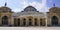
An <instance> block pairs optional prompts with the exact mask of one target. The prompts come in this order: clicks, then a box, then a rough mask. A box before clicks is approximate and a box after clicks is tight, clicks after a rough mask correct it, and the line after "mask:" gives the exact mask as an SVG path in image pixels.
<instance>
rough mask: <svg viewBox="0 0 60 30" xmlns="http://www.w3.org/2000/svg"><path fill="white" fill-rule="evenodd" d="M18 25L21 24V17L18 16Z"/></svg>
mask: <svg viewBox="0 0 60 30" xmlns="http://www.w3.org/2000/svg"><path fill="white" fill-rule="evenodd" d="M18 26H20V18H18Z"/></svg>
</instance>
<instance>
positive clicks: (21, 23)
mask: <svg viewBox="0 0 60 30" xmlns="http://www.w3.org/2000/svg"><path fill="white" fill-rule="evenodd" d="M22 21H23V20H22V18H21V19H20V25H21V26H22V25H23V22H22Z"/></svg>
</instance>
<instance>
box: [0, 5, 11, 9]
mask: <svg viewBox="0 0 60 30" xmlns="http://www.w3.org/2000/svg"><path fill="white" fill-rule="evenodd" d="M0 10H11V9H10V8H9V7H6V6H2V7H0Z"/></svg>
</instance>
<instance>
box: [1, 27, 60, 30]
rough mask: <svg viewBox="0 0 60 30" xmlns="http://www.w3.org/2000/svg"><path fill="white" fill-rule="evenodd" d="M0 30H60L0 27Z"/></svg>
mask: <svg viewBox="0 0 60 30" xmlns="http://www.w3.org/2000/svg"><path fill="white" fill-rule="evenodd" d="M0 30H60V27H0Z"/></svg>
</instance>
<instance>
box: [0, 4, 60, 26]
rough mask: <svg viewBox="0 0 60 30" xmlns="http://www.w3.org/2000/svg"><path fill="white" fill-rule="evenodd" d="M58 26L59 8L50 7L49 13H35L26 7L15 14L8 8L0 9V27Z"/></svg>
mask: <svg viewBox="0 0 60 30" xmlns="http://www.w3.org/2000/svg"><path fill="white" fill-rule="evenodd" d="M58 25H60V8H59V7H55V6H54V7H52V8H50V9H49V12H46V14H45V13H43V12H39V11H37V9H36V8H34V7H33V6H27V7H26V8H25V9H24V10H23V11H21V12H18V13H15V12H12V11H11V9H10V8H9V7H7V6H6V4H5V6H2V7H0V26H58Z"/></svg>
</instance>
